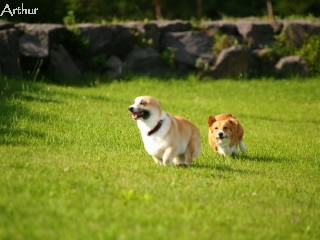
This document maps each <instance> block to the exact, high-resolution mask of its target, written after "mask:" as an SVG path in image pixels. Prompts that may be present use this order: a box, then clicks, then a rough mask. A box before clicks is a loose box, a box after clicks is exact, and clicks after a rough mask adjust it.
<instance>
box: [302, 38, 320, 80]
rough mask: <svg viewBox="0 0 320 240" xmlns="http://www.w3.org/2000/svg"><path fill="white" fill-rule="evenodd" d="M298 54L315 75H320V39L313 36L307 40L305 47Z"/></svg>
mask: <svg viewBox="0 0 320 240" xmlns="http://www.w3.org/2000/svg"><path fill="white" fill-rule="evenodd" d="M297 54H298V55H299V56H301V57H303V58H304V59H305V60H306V61H307V62H308V65H309V68H310V71H311V72H312V73H314V74H319V73H320V37H319V35H312V36H309V37H307V38H306V40H305V42H304V44H303V46H302V47H301V48H300V49H298V50H297Z"/></svg>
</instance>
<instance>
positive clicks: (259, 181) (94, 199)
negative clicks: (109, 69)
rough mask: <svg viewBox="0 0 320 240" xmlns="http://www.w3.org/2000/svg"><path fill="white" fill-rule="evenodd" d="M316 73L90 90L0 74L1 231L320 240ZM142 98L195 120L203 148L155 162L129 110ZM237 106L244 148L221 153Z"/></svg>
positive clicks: (11, 234) (8, 234) (46, 235)
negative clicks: (212, 127)
mask: <svg viewBox="0 0 320 240" xmlns="http://www.w3.org/2000/svg"><path fill="white" fill-rule="evenodd" d="M319 86H320V79H304V80H294V79H293V80H282V81H277V80H256V81H249V80H241V81H235V80H221V81H197V80H196V79H194V78H193V77H189V78H188V79H186V80H176V81H173V80H165V81H159V80H157V79H148V78H138V77H137V78H135V79H134V80H131V81H127V82H112V83H101V84H98V85H96V86H92V87H84V86H82V87H64V86H55V85H49V84H44V83H32V82H25V81H14V80H5V79H0V239H28V240H30V239H46V240H50V239H128V240H134V239H137V240H138V239H139V240H143V239H148V240H149V239H152V240H156V239H188V240H189V239H197V240H198V239H210V240H211V239H228V240H229V239H245V240H247V239H255V240H256V239H299V240H300V239H306V240H310V239H318V238H319V236H320V135H319V134H320V127H319V126H320V87H319ZM138 95H153V96H155V97H157V98H159V99H160V100H161V101H162V103H163V106H164V108H165V110H166V111H167V112H170V113H174V114H177V115H183V116H185V117H187V118H189V119H190V120H192V121H193V122H194V123H195V124H196V125H197V126H198V127H199V128H200V131H201V134H202V142H203V151H202V154H201V155H200V157H199V158H197V159H196V161H195V162H194V164H193V165H192V166H191V167H189V168H179V167H160V166H157V165H155V163H154V162H153V160H152V158H151V157H150V156H148V155H147V153H146V152H145V150H144V149H143V144H142V142H141V139H140V133H139V131H138V129H137V127H136V122H135V121H133V120H132V119H131V116H130V114H129V112H128V110H127V107H128V106H129V105H130V104H131V103H132V102H133V99H134V98H135V97H136V96H138ZM222 112H231V113H233V114H235V115H236V116H237V117H238V118H239V119H240V121H241V122H242V125H243V126H244V128H245V131H246V134H245V142H246V145H247V148H248V153H247V154H246V155H243V154H242V155H240V158H238V159H232V158H223V157H220V156H218V155H216V154H215V153H214V152H213V151H212V149H211V148H210V147H209V145H208V142H207V131H208V130H207V118H208V116H209V115H210V114H218V113H222Z"/></svg>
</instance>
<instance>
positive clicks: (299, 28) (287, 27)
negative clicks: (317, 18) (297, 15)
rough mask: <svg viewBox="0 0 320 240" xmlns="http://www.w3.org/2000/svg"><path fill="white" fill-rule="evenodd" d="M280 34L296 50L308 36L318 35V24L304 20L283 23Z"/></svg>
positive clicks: (319, 30)
mask: <svg viewBox="0 0 320 240" xmlns="http://www.w3.org/2000/svg"><path fill="white" fill-rule="evenodd" d="M282 34H283V35H284V36H285V39H286V40H287V41H289V43H290V44H292V45H293V46H294V47H296V48H300V47H301V46H302V45H303V43H304V41H305V39H306V38H307V37H308V36H310V35H315V34H316V35H319V37H320V24H319V23H314V22H311V21H306V20H290V21H283V29H282Z"/></svg>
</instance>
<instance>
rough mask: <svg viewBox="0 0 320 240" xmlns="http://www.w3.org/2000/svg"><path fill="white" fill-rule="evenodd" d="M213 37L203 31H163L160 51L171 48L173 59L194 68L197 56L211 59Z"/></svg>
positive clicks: (212, 56) (212, 57)
mask: <svg viewBox="0 0 320 240" xmlns="http://www.w3.org/2000/svg"><path fill="white" fill-rule="evenodd" d="M212 47H213V38H212V37H211V36H209V35H207V34H206V33H204V32H200V31H189V32H180V33H179V32H178V33H177V32H172V33H164V34H163V37H162V41H161V49H162V51H166V50H168V49H173V51H174V54H175V61H176V62H177V63H178V64H185V65H187V66H189V67H192V68H194V67H195V65H196V61H197V59H198V58H203V59H206V60H207V61H211V60H212V59H214V55H213V53H212Z"/></svg>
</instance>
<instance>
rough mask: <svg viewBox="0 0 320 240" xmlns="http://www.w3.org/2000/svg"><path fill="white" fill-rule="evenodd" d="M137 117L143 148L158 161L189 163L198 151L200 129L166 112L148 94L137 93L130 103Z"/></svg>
mask: <svg viewBox="0 0 320 240" xmlns="http://www.w3.org/2000/svg"><path fill="white" fill-rule="evenodd" d="M128 109H129V111H130V112H131V114H132V118H133V119H134V120H137V125H138V128H139V129H140V132H141V136H142V140H143V143H144V147H145V149H146V151H147V152H148V153H149V154H150V155H151V156H152V158H153V159H154V161H155V162H156V163H157V164H160V165H181V166H188V165H190V164H191V163H192V161H193V159H194V158H196V157H197V156H198V155H199V154H200V152H201V137H200V132H199V129H198V128H197V127H196V126H195V125H194V124H193V123H191V122H190V121H189V120H187V119H186V118H183V117H179V116H173V115H171V114H169V113H166V112H165V111H164V110H162V108H161V103H160V102H159V101H158V100H157V99H155V98H153V97H151V96H140V97H137V98H136V99H135V100H134V103H133V104H132V105H131V106H129V108H128Z"/></svg>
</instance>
